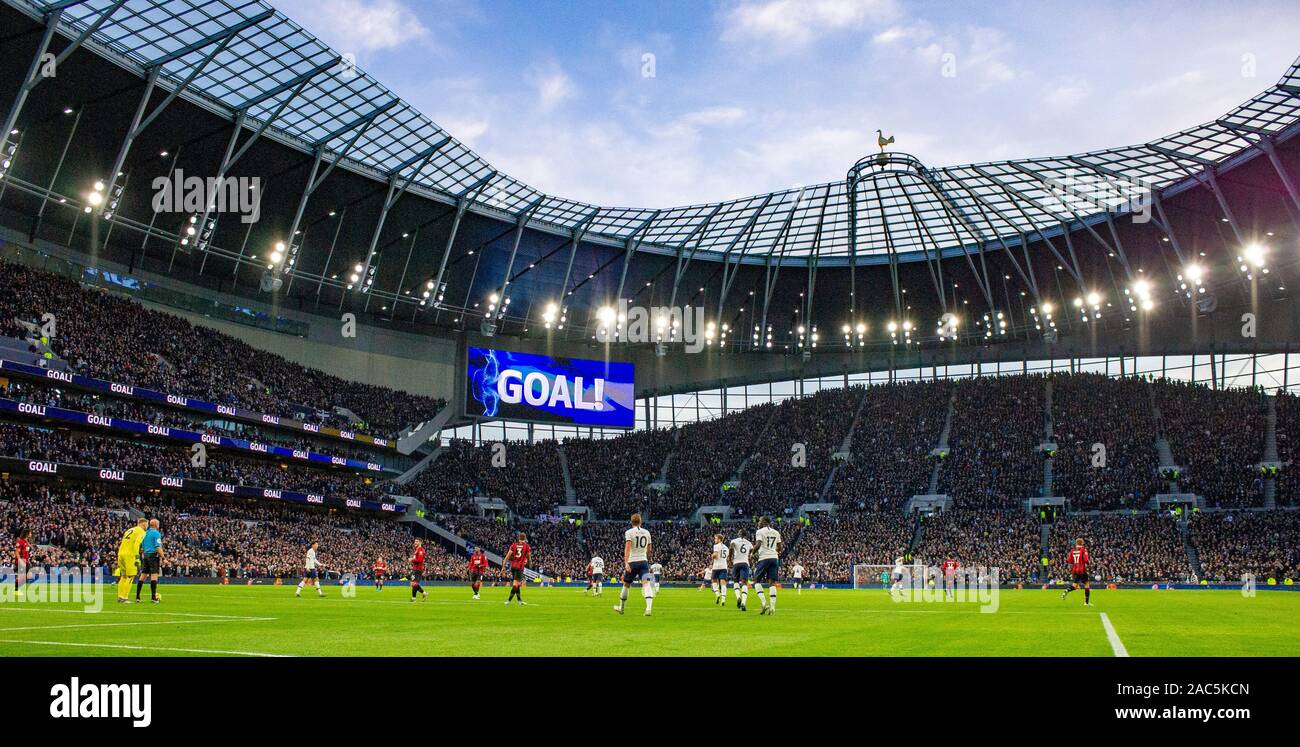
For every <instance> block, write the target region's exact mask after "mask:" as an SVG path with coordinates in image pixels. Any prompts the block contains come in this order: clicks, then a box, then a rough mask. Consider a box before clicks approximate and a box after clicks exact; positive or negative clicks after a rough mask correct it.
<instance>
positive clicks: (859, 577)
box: [853, 561, 938, 590]
mask: <svg viewBox="0 0 1300 747" xmlns="http://www.w3.org/2000/svg"><path fill="white" fill-rule="evenodd" d="M902 582H903V586H904V587H905V588H908V589H924V588H927V587H934V586H935V584H936V583H938V569H937V568H929V567H927V566H925V565H922V564H921V563H920V562H919V561H918V562H915V563H911V564H908V565H905V566H903V578H902ZM893 584H894V566H893V565H871V564H867V563H859V564H855V565H854V566H853V588H854V589H886V590H887V589H889V588H890V587H891V586H893Z"/></svg>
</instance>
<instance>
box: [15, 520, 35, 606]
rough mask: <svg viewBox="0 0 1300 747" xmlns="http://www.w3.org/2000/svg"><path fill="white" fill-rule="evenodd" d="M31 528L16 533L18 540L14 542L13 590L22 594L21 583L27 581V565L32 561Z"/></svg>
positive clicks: (19, 594)
mask: <svg viewBox="0 0 1300 747" xmlns="http://www.w3.org/2000/svg"><path fill="white" fill-rule="evenodd" d="M31 538H32V530H30V529H24V530H23V531H21V532H19V533H18V542H16V543H15V544H14V591H15V592H17V595H18V596H22V595H23V584H24V583H25V582H26V581H27V566H29V565H31V562H32V545H31Z"/></svg>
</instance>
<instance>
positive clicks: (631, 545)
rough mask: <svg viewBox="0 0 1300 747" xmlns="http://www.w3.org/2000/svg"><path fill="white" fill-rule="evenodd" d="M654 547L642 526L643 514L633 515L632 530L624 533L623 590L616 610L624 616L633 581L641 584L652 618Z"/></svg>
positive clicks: (648, 613)
mask: <svg viewBox="0 0 1300 747" xmlns="http://www.w3.org/2000/svg"><path fill="white" fill-rule="evenodd" d="M653 550H654V547H653V546H652V545H651V543H650V532H648V531H647V530H646V529H645V528H644V527H642V526H641V514H632V528H631V529H629V530H627V531H626V532H624V533H623V590H622V591H620V592H619V594H618V604H616V605H614V609H615V610H616V611H617V612H618V614H620V615H621V614H623V608H624V607H626V606H627V590H628V587H630V586H631V585H632V581H633V579H636V580H638V581H640V582H641V596H642V597H643V598H645V614H646V617H649V616H650V608H651V606H652V605H653V604H654V600H655V595H654V590H653V588H654V587H653V586H651V578H650V555H651V552H652V551H653Z"/></svg>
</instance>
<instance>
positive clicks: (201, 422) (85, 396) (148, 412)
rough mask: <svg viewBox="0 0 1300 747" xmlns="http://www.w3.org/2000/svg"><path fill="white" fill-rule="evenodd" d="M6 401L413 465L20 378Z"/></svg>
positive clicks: (0, 387) (10, 385)
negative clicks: (34, 383)
mask: <svg viewBox="0 0 1300 747" xmlns="http://www.w3.org/2000/svg"><path fill="white" fill-rule="evenodd" d="M0 397H7V398H9V399H13V400H15V401H18V402H25V403H28V404H34V405H43V406H47V407H61V408H64V409H68V410H77V411H79V412H85V413H90V414H93V415H100V416H103V417H110V418H117V419H121V420H134V421H136V422H138V423H148V424H149V425H156V426H160V427H166V428H180V429H183V430H188V431H193V432H195V433H203V434H205V435H210V436H226V437H229V438H239V439H244V440H248V441H256V442H258V443H261V444H271V445H275V446H283V447H285V448H288V449H297V450H301V451H313V452H316V453H319V454H327V455H329V456H340V457H350V458H352V459H358V460H361V461H364V462H374V463H379V464H383V465H384V466H391V467H393V468H395V469H401V468H404V467H409V464H408V462H409V461H410V460H409V458H408V457H404V456H402V455H400V454H398V453H397V452H395V451H392V450H391V449H383V448H379V447H373V448H365V447H364V446H362V445H360V442H357V444H356V445H354V444H353V443H349V442H343V441H338V440H334V439H330V440H328V441H327V440H325V439H310V438H307V437H300V436H296V435H294V434H291V433H287V432H285V431H278V430H272V429H269V428H262V427H259V426H256V425H252V424H248V423H241V422H237V421H228V420H219V419H216V418H213V417H208V416H205V415H200V414H198V413H192V412H188V411H184V410H173V409H170V408H166V407H158V406H155V405H152V404H150V403H147V402H136V401H133V400H124V399H115V398H113V397H105V396H100V395H98V394H91V393H88V392H79V391H76V390H73V389H60V388H56V387H46V386H36V385H32V384H27V383H24V382H19V381H14V380H10V381H8V382H4V381H0Z"/></svg>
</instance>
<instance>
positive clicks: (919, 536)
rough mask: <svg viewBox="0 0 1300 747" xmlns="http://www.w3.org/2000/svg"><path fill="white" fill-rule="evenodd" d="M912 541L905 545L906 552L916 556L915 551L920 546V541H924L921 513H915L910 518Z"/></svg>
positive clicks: (923, 524) (923, 525) (923, 520)
mask: <svg viewBox="0 0 1300 747" xmlns="http://www.w3.org/2000/svg"><path fill="white" fill-rule="evenodd" d="M912 522H913V523H912V541H911V542H908V543H907V551H908V552H910V553H912V555H916V550H917V548H919V547H920V546H921V540H923V539H925V519H924V518H922V516H921V512H920V511H918V512H916V513H915V514H914V515H913V517H912Z"/></svg>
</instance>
